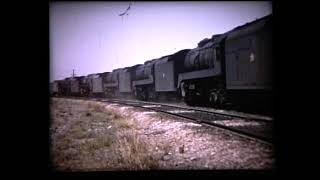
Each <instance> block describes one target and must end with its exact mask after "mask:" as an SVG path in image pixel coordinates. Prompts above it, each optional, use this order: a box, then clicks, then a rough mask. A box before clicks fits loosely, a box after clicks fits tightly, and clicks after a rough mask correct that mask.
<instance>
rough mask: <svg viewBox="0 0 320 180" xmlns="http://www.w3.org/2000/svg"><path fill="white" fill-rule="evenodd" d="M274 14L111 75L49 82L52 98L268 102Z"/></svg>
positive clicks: (192, 102) (212, 102)
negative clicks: (84, 97) (190, 47)
mask: <svg viewBox="0 0 320 180" xmlns="http://www.w3.org/2000/svg"><path fill="white" fill-rule="evenodd" d="M271 18H272V16H271V15H269V16H266V17H263V18H261V19H258V20H255V21H253V22H250V23H247V24H245V25H242V26H239V27H236V28H234V29H232V30H231V31H228V32H226V33H224V34H218V35H213V36H212V37H211V39H208V38H206V39H204V40H202V41H200V42H199V43H198V46H197V47H196V48H194V49H184V50H180V51H178V52H176V53H174V54H171V55H167V56H163V57H161V58H158V59H153V60H149V61H146V62H145V63H144V64H138V65H135V66H132V67H125V68H119V69H115V70H113V71H112V72H104V73H97V74H90V75H87V76H81V77H70V78H66V79H64V80H57V81H54V82H53V83H51V85H52V87H51V93H52V95H54V96H88V97H116V98H129V97H131V98H137V99H139V100H150V101H151V100H159V99H172V98H173V99H183V100H184V101H185V102H186V103H187V104H189V105H194V104H197V103H205V104H210V105H212V106H221V105H225V104H226V103H228V102H232V101H238V100H241V101H242V102H251V101H256V100H257V99H264V100H265V99H270V98H269V97H270V95H271V91H272V73H271V67H272V65H271V63H272V52H271V50H272V47H271V44H272V37H271V36H272V29H271V22H272V21H271V20H272V19H271Z"/></svg>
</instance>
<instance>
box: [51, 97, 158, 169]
mask: <svg viewBox="0 0 320 180" xmlns="http://www.w3.org/2000/svg"><path fill="white" fill-rule="evenodd" d="M51 105H52V109H51V111H52V115H53V117H52V124H51V128H50V132H51V139H52V145H51V150H52V158H53V163H54V164H53V165H54V167H55V169H56V170H62V171H88V170H148V169H156V168H157V167H158V160H156V159H154V158H153V156H152V155H151V153H150V152H149V151H148V150H149V149H150V147H148V144H147V143H146V142H145V141H144V140H143V139H141V137H139V136H138V135H137V134H136V132H135V130H134V125H131V124H129V123H128V121H127V119H126V118H125V117H123V116H122V115H120V114H116V113H114V112H111V111H108V110H107V109H105V108H104V106H102V105H101V104H98V103H96V102H86V101H81V100H66V99H53V101H52V104H51Z"/></svg>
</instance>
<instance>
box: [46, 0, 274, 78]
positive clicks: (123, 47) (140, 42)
mask: <svg viewBox="0 0 320 180" xmlns="http://www.w3.org/2000/svg"><path fill="white" fill-rule="evenodd" d="M128 6H129V2H52V3H50V32H49V33H50V80H51V81H52V80H57V79H63V78H65V77H69V76H70V75H71V74H72V69H75V73H76V75H79V76H82V75H88V74H91V73H100V72H106V71H112V70H113V69H116V68H122V67H127V66H132V65H135V64H142V63H143V62H144V61H146V60H150V59H154V58H159V57H161V56H164V55H169V54H172V53H175V52H177V51H179V50H182V49H186V48H195V47H196V46H197V43H198V42H199V41H200V40H202V39H204V38H210V37H211V36H212V35H213V34H219V33H224V32H226V31H229V30H231V29H232V28H234V27H236V26H239V25H242V24H245V23H247V22H250V21H253V20H255V19H257V18H261V17H263V16H266V15H269V14H271V13H272V5H271V2H268V1H265V2H263V1H260V2H259V1H253V2H250V1H244V2H226V1H224V2H208V1H204V2H200V1H195V2H190V1H186V2H181V1H180V2H179V1H178V2H168V1H166V2H132V5H131V9H130V10H129V11H128V13H129V15H127V16H125V17H123V18H122V17H120V16H119V14H121V13H123V12H124V11H125V10H126V9H127V7H128Z"/></svg>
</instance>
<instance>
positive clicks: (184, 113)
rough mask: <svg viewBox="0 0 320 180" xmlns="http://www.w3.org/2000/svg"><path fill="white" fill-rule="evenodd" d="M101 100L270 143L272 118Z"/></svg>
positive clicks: (157, 104) (147, 103)
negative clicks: (176, 117)
mask: <svg viewBox="0 0 320 180" xmlns="http://www.w3.org/2000/svg"><path fill="white" fill-rule="evenodd" d="M98 101H101V102H109V103H117V104H122V105H128V106H134V107H138V108H144V109H148V110H153V111H156V112H162V113H165V114H169V115H172V116H178V117H182V118H185V119H188V120H192V121H195V122H198V123H201V124H205V125H209V126H214V127H217V128H220V129H223V130H227V131H229V132H232V133H235V134H237V135H240V136H243V137H246V138H249V139H252V140H256V141H259V142H262V143H265V144H269V145H272V144H273V141H274V138H273V132H272V130H273V120H272V119H271V118H266V117H252V116H248V117H245V116H244V115H235V114H227V113H220V112H212V111H206V110H200V109H197V108H190V107H180V106H176V105H168V104H161V103H150V102H142V101H129V100H114V99H113V100H107V99H102V100H99V99H98Z"/></svg>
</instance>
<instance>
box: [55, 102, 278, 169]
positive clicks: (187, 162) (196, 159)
mask: <svg viewBox="0 0 320 180" xmlns="http://www.w3.org/2000/svg"><path fill="white" fill-rule="evenodd" d="M51 117H52V119H51V127H50V137H51V146H50V149H51V158H52V162H53V167H54V169H55V170H58V171H92V170H93V171H96V170H98V171H101V170H102V171H110V170H111V171H113V170H116V171H118V170H158V169H160V170H162V169H165V170H177V169H179V170H187V169H197V170H198V169H200V170H202V169H273V168H275V158H274V150H273V147H272V146H268V145H264V144H261V143H258V142H255V141H252V140H248V139H245V138H243V137H239V136H236V135H232V134H229V133H226V132H223V131H222V130H219V129H215V128H212V127H208V126H204V125H201V124H196V123H193V122H190V121H187V120H185V119H181V118H176V117H172V116H168V115H164V114H161V113H155V112H152V111H146V110H142V109H139V108H133V107H129V106H122V105H117V104H109V103H102V102H93V101H91V102H90V101H84V100H71V99H59V98H53V99H52V102H51Z"/></svg>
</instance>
